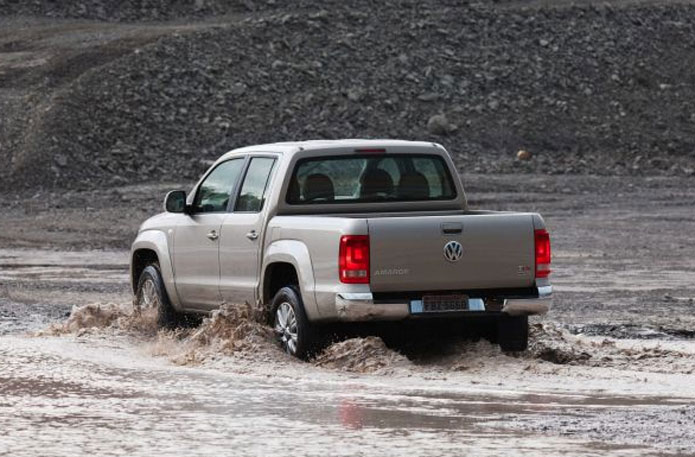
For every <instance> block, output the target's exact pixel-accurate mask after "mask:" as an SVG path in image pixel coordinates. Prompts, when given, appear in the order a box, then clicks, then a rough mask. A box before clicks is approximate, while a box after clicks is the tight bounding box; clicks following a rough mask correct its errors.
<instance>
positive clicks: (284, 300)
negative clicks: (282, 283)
mask: <svg viewBox="0 0 695 457" xmlns="http://www.w3.org/2000/svg"><path fill="white" fill-rule="evenodd" d="M271 311H272V313H271V316H272V317H271V319H272V322H273V330H274V331H275V335H276V338H277V340H278V342H279V344H280V346H281V347H282V349H283V350H284V351H285V352H287V353H288V354H289V355H291V356H293V357H297V358H298V359H302V360H308V359H309V358H311V357H312V356H313V355H315V354H316V351H317V350H318V348H319V344H318V341H319V337H318V332H317V331H316V328H315V326H314V325H312V324H311V322H309V319H307V317H306V313H305V312H304V302H303V301H302V296H301V294H300V293H299V290H298V289H297V287H296V286H286V287H283V288H282V289H280V290H279V291H278V292H277V293H276V294H275V297H274V298H273V302H272V306H271Z"/></svg>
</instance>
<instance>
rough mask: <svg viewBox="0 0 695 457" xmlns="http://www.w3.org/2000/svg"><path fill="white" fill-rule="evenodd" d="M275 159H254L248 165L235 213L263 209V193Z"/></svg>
mask: <svg viewBox="0 0 695 457" xmlns="http://www.w3.org/2000/svg"><path fill="white" fill-rule="evenodd" d="M274 163H275V159H273V158H270V157H254V158H253V159H251V163H250V164H249V170H248V171H247V172H246V177H245V178H244V183H243V184H242V185H241V192H240V193H239V199H238V200H237V202H236V207H235V208H234V210H235V211H247V212H258V211H260V210H261V208H263V200H264V197H265V191H266V188H267V187H268V180H269V179H270V172H271V171H272V170H273V164H274Z"/></svg>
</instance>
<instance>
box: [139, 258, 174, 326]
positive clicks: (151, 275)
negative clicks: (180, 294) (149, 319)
mask: <svg viewBox="0 0 695 457" xmlns="http://www.w3.org/2000/svg"><path fill="white" fill-rule="evenodd" d="M134 304H135V312H139V313H146V312H154V313H155V314H156V320H157V326H158V327H164V328H174V327H177V326H179V325H183V324H185V323H186V317H185V316H184V315H183V314H181V313H179V312H177V311H176V310H175V309H174V307H173V306H172V305H171V302H170V301H169V296H168V295H167V291H166V289H165V288H164V281H163V280H162V274H161V273H160V272H159V266H158V265H157V264H151V265H148V266H147V267H145V269H144V270H142V273H141V274H140V279H139V280H138V287H137V289H136V292H135V303H134Z"/></svg>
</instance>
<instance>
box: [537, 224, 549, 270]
mask: <svg viewBox="0 0 695 457" xmlns="http://www.w3.org/2000/svg"><path fill="white" fill-rule="evenodd" d="M534 234H535V244H536V278H547V277H548V276H549V275H550V235H549V234H548V231H547V230H546V229H539V230H536V231H535V232H534Z"/></svg>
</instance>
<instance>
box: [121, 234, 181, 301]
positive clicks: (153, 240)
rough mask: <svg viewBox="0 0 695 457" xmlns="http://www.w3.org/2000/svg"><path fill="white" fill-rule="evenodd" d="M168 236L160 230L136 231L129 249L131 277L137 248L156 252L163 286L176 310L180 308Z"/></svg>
mask: <svg viewBox="0 0 695 457" xmlns="http://www.w3.org/2000/svg"><path fill="white" fill-rule="evenodd" d="M168 238H169V237H167V234H166V233H164V232H163V231H161V230H143V231H142V232H140V233H138V236H137V238H135V241H134V242H133V246H132V248H131V250H130V259H131V261H130V268H131V278H132V269H133V260H132V259H133V254H134V253H135V251H137V250H138V249H150V250H152V251H154V252H156V253H157V257H158V258H159V268H160V270H161V273H162V279H163V280H164V288H165V289H166V291H167V294H168V295H169V300H170V301H171V304H172V305H173V307H174V308H175V309H177V310H179V311H180V310H181V302H180V301H179V296H178V294H177V293H176V285H175V283H174V268H173V262H172V261H171V255H170V252H169V246H170V243H169V239H168Z"/></svg>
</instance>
